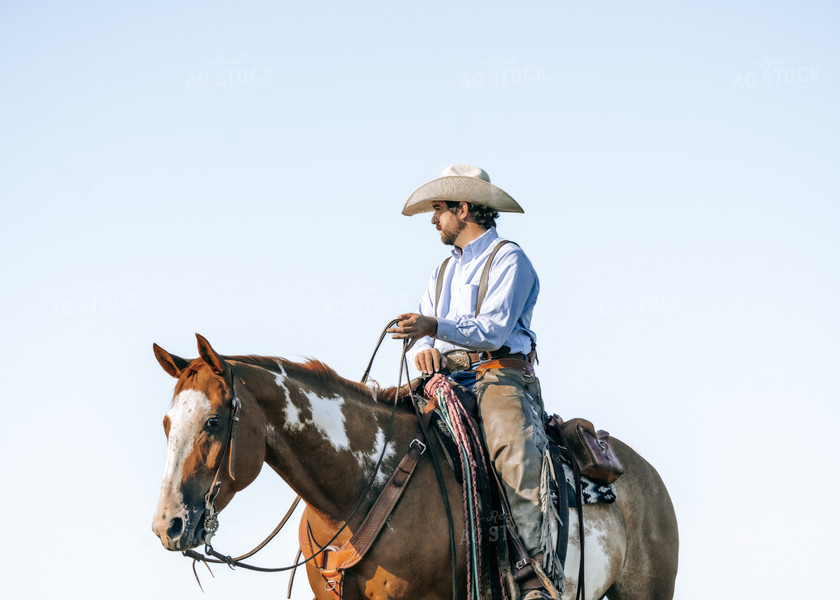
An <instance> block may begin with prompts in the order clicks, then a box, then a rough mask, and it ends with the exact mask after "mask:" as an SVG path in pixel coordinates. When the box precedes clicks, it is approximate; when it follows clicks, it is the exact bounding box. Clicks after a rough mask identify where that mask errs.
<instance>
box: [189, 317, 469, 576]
mask: <svg viewBox="0 0 840 600" xmlns="http://www.w3.org/2000/svg"><path fill="white" fill-rule="evenodd" d="M398 321H399V319H394V320H392V321H391V322H389V323H388V325H386V326H385V329H383V331H382V334H381V336H380V338H379V342H378V343H377V345H376V348H375V349H374V352H373V356H372V357H371V359H370V363H369V364H368V367H367V369H366V370H365V373H364V376H363V378H362V383H366V382H367V378H368V376H369V374H370V369H371V366H372V365H373V360H374V358H375V357H376V353H377V352H378V351H379V347H380V346H381V345H382V341H383V340H384V338H385V335H386V333H387V330H388V329H389V328H390V327H391V326H392V325H394V324H395V323H397V322H398ZM407 346H408V343H407V342H405V343H403V347H402V355H401V357H400V370H399V376H398V378H397V392H396V394H395V395H394V405H393V407H392V410H391V417H390V420H389V422H388V428H387V432H386V434H385V440H386V443H385V444H383V446H382V452H381V453H380V455H379V460H378V461H377V463H376V466H375V467H374V470H373V474H372V475H371V478H370V480H369V481H368V483H367V486H366V487H365V491H364V492H363V493H362V494H361V496H360V497H359V500H358V502H357V503H356V506H355V507H354V508H353V510H352V511H351V512H350V515H349V516H348V517H347V519H346V520H345V521H344V525H342V526H341V527H340V528H339V529H338V531H336V533H335V535H333V537H332V538H330V540H329V541H328V542H327V543H326V544H325V545H324V546H323V547H321V548H320V549H319V550H318V551H317V552H315V553H314V554H312V555H311V556H310V557H309V558H307V559H305V560H302V561H299V562H298V560H297V558H296V559H295V562H294V564H291V565H288V566H285V567H273V568H271V567H258V566H255V565H250V564H247V563H244V562H242V561H243V560H244V559H246V558H250V557H251V556H253V555H254V554H256V553H257V552H259V551H260V550H262V549H263V548H264V547H265V546H266V545H267V544H268V543H269V542H270V541H271V540H272V539H274V537H275V536H276V535H277V534H278V533H279V532H280V530H281V529H282V528H283V526H284V525H285V524H286V523H287V522H288V520H289V518H291V516H292V514H293V513H294V511H295V509H296V508H297V506H298V504H299V503H300V500H301V498H300V496H297V497H296V498H295V500H294V502H293V503H292V506H291V507H290V508H289V510H288V511H287V512H286V514H285V516H284V517H283V519H282V520H281V521H280V523H279V524H278V525H277V527H275V529H274V531H272V532H271V534H269V535H268V537H267V538H266V539H265V540H263V541H262V542H261V543H260V544H259V545H257V547H256V548H254V549H253V550H251V551H249V552H247V553H245V554H243V555H241V556H237V557H235V558H234V557H232V556H229V555H224V554H221V553H220V552H217V551H216V550H215V549H214V548H213V546H212V545H211V543H210V541H211V539H212V537H213V536H214V535H215V533H216V532H217V531H218V529H219V521H218V511H217V510H216V497H217V496H218V495H219V491H220V490H221V485H222V482H221V477H220V476H221V473H222V468H223V467H224V464H225V457H224V456H222V459H221V462H220V463H219V466H218V468H217V469H216V474H215V476H214V477H213V482H212V483H211V484H210V489H209V491H208V492H207V495H206V496H205V498H204V504H205V511H206V515H205V518H204V530H205V537H204V554H202V553H200V552H197V551H195V550H192V549H190V550H184V551H183V552H182V554H183V555H184V556H186V557H188V558H192V559H193V574H194V575H195V577H196V581H198V585H199V587H201V581H199V580H198V573H196V570H195V563H196V562H203V563H205V565H206V566H208V568H209V564H208V563H213V564H226V565H228V566H229V567H230V568H231V569H233V568H235V567H241V568H243V569H248V570H251V571H259V572H263V573H277V572H281V571H294V570H295V569H297V568H298V567H299V566H301V565H305V564H306V563H308V562H310V561H312V560H313V559H314V558H315V557H317V556H319V555H321V554H323V553H325V552H326V551H328V550H329V549H330V548H331V547H332V543H333V542H334V541H335V540H336V539H337V538H338V536H339V535H341V533H342V532H343V531H344V530H345V529H346V528H347V527H348V526H349V524H350V521H351V520H352V519H353V517H355V516H356V514H357V513H358V512H359V509H360V508H361V506H362V503H363V502H364V499H365V498H366V497H367V496H368V494H369V493H370V491H371V489H373V484H374V482H375V481H376V476H377V474H378V473H379V469H380V468H381V466H382V462H383V460H384V458H385V452H386V450H387V448H388V444H387V440H388V439H390V437H391V433H392V432H393V425H394V420H395V417H396V412H397V406H398V404H399V397H400V394H399V389H400V385H401V383H402V376H403V368H404V367H405V371H406V375H407V374H408V363H407V360H406V357H405V353H406V349H407ZM230 375H231V382H232V398H231V421H230V427H229V429H228V438H227V443H226V444H225V453H226V454H227V455H228V461H227V462H228V465H227V470H228V474H229V475H230V478H231V479H232V480H234V481H235V480H236V477H235V474H234V466H233V459H234V456H235V452H236V428H237V425H238V424H239V412H240V410H241V409H242V402H241V401H240V400H239V396H238V395H237V393H236V376H235V375H234V374H233V370H232V369H231V373H230ZM425 433H426V432H425V428H423V434H424V435H425ZM415 441H419V440H415ZM421 443H422V442H421ZM413 446H414V442H412V447H413ZM433 454H434V452H433ZM435 463H437V461H435ZM436 466H437V464H436ZM371 543H372V541H371ZM299 556H300V552H299V553H298V557H299ZM211 557H212V558H211ZM211 574H212V572H211ZM453 577H454V570H453ZM290 583H291V582H290ZM202 589H203V588H202Z"/></svg>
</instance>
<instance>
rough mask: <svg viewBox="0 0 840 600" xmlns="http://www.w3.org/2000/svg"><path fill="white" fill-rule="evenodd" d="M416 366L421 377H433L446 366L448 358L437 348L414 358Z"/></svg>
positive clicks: (422, 352) (419, 353) (418, 354)
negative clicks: (433, 374)
mask: <svg viewBox="0 0 840 600" xmlns="http://www.w3.org/2000/svg"><path fill="white" fill-rule="evenodd" d="M414 366H415V367H417V370H418V371H420V374H421V375H431V374H432V373H437V372H438V371H440V369H441V367H445V366H446V357H445V356H443V355H442V354H441V353H440V351H439V350H438V349H437V348H427V349H425V350H421V351H420V352H418V353H417V355H416V356H415V357H414Z"/></svg>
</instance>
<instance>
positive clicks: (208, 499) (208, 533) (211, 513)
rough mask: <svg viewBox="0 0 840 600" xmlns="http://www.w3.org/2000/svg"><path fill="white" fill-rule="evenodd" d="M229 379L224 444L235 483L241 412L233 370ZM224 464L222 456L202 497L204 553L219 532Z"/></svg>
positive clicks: (228, 467)
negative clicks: (227, 422)
mask: <svg viewBox="0 0 840 600" xmlns="http://www.w3.org/2000/svg"><path fill="white" fill-rule="evenodd" d="M230 379H231V382H232V385H231V387H232V390H233V398H231V401H230V404H231V407H230V427H228V435H227V438H228V439H227V443H226V444H225V446H226V449H225V453H226V454H227V459H228V460H227V463H228V465H227V471H228V475H230V478H231V480H233V481H236V475H235V474H234V468H233V461H234V458H235V457H236V428H237V426H238V425H239V411H240V410H242V401H241V400H239V396H237V395H236V375H234V374H233V369H231V372H230ZM224 464H225V457H224V455H222V460H221V461H219V466H218V467H217V468H216V474H215V475H214V476H213V483H211V484H210V490H209V491H208V492H207V494H206V495H205V496H204V546H205V551H207V549H209V550H212V549H213V546H212V545H211V544H210V540H212V539H213V536H214V535H215V534H216V532H217V531H218V530H219V518H218V511H217V510H216V497H217V496H218V495H219V491H220V490H221V489H222V480H221V477H220V475H221V473H222V467H223V466H224Z"/></svg>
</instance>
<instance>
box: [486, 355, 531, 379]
mask: <svg viewBox="0 0 840 600" xmlns="http://www.w3.org/2000/svg"><path fill="white" fill-rule="evenodd" d="M489 369H518V370H519V371H523V372H524V373H527V374H528V375H530V376H531V377H536V374H535V373H534V365H532V364H531V363H529V362H528V361H527V360H520V359H518V358H499V359H496V360H488V361H487V362H483V363H481V364H480V365H478V366H476V368H475V372H476V373H478V374H480V375H483V374H484V372H485V371H487V370H489Z"/></svg>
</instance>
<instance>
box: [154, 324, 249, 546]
mask: <svg viewBox="0 0 840 600" xmlns="http://www.w3.org/2000/svg"><path fill="white" fill-rule="evenodd" d="M196 337H197V338H198V352H199V355H200V358H197V359H195V360H192V361H188V360H185V359H183V358H180V357H178V356H175V355H174V354H170V353H168V352H167V351H166V350H164V349H163V348H161V347H160V346H158V345H157V344H155V345H154V352H155V357H157V360H158V362H159V363H160V365H161V366H162V367H163V370H164V371H166V372H167V373H169V374H170V375H171V376H172V377H175V378H176V379H177V380H178V383H177V384H176V386H175V397H174V399H173V400H172V406H171V408H170V409H169V412H167V413H166V416H165V417H164V418H163V430H164V432H165V433H166V438H167V440H168V445H167V454H166V472H165V473H164V477H163V483H162V484H161V488H160V501H159V503H158V508H157V512H156V513H155V517H154V521H153V523H152V529H153V530H154V532H155V534H156V535H157V536H158V537H159V538H160V540H161V542H162V543H163V545H164V546H165V547H166V548H167V549H168V550H186V549H188V548H192V547H194V546H197V545H199V544H201V543H204V542H205V536H206V535H207V533H208V532H207V531H206V530H205V517H206V516H207V514H208V513H210V514H212V513H213V512H214V511H216V510H221V509H222V508H223V507H224V506H225V505H227V503H228V502H230V500H231V498H232V497H233V495H234V494H235V493H236V492H237V491H239V490H241V489H243V488H244V487H246V486H247V485H248V484H249V483H251V482H252V481H253V480H254V479H255V478H256V476H257V475H258V474H259V472H260V468H261V467H262V462H263V459H264V457H265V439H264V433H261V428H260V427H259V426H258V425H257V423H258V418H257V416H256V414H255V413H257V412H258V411H259V409H258V407H257V405H256V402H255V401H254V399H253V398H252V397H251V396H250V395H249V394H248V391H247V390H246V389H245V388H244V386H243V385H242V383H241V382H240V383H239V384H238V385H236V384H234V373H233V370H232V368H231V365H230V364H229V363H228V362H227V361H225V359H224V358H223V357H221V356H219V355H218V354H217V353H216V351H215V350H213V348H212V347H211V346H210V344H209V342H208V341H207V340H206V339H204V338H203V337H202V336H200V335H198V334H196ZM237 403H241V406H242V409H241V412H240V411H238V410H237V409H236V408H235V406H236V404H237ZM237 419H239V422H238V424H237ZM231 456H233V459H232V460H231ZM216 484H218V485H216ZM213 491H214V493H211V492H213ZM210 533H211V534H212V532H210ZM208 541H209V540H208Z"/></svg>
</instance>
